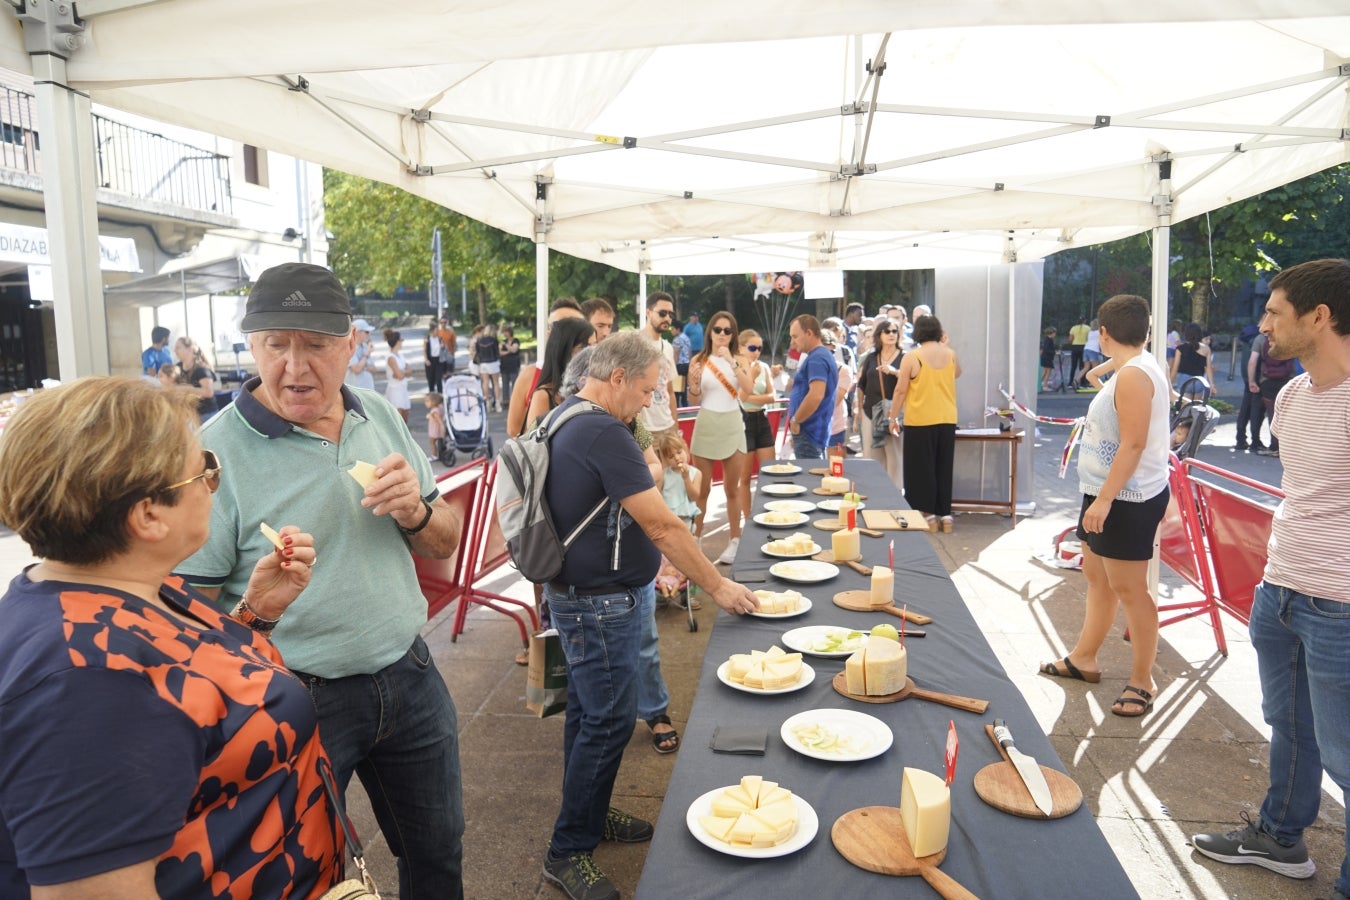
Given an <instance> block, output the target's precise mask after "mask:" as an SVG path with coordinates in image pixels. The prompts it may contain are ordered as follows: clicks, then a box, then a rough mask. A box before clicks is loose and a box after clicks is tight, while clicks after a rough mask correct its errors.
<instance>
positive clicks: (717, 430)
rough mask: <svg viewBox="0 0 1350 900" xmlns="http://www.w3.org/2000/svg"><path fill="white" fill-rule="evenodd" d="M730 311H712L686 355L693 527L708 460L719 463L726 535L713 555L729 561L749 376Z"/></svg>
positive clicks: (737, 523) (703, 496) (736, 537)
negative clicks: (695, 476)
mask: <svg viewBox="0 0 1350 900" xmlns="http://www.w3.org/2000/svg"><path fill="white" fill-rule="evenodd" d="M738 330H739V329H738V328H737V327H736V317H735V316H733V315H732V314H731V313H729V312H725V311H723V312H718V313H715V314H714V315H713V317H712V319H710V320H709V321H708V330H707V332H706V337H705V339H704V342H703V350H702V352H700V353H699V354H698V355H696V356H695V357H694V358H693V359H691V360H690V361H689V385H688V387H687V388H686V390H687V391H688V393H689V400H690V402H692V403H697V404H698V406H699V410H698V418H696V419H695V420H694V435H693V440H691V441H690V442H689V450H690V452H691V453H692V454H693V456H694V468H696V469H698V471H699V474H700V475H701V476H702V483H701V484H700V485H699V497H698V507H699V509H701V510H704V512H703V513H700V514H699V518H698V524H697V531H698V535H699V537H702V536H703V516H704V515H705V514H706V511H707V509H708V493H709V491H710V490H711V488H712V471H713V463H714V462H716V461H719V460H720V461H721V463H722V488H723V489H724V490H725V491H726V495H727V525H728V528H729V529H730V531H731V541H730V543H728V544H727V548H726V550H725V551H724V552H723V553H722V555H721V556H720V557H718V559H717V561H718V562H720V563H726V564H728V565H730V564H731V562H732V560H734V559H735V558H736V549H737V547H739V545H740V542H741V497H740V493H739V491H738V490H737V488H738V486H739V485H740V483H741V472H742V469H743V468H744V466H745V421H744V420H743V419H742V418H741V401H742V400H743V399H745V397H747V396H748V395H749V393H750V387H751V385H752V383H753V376H752V374H751V372H750V368H749V366H746V365H743V364H742V363H741V361H740V360H739V359H737V358H736V357H737V354H738V353H739V352H740V344H739V343H738V342H737V340H736V333H737V331H738Z"/></svg>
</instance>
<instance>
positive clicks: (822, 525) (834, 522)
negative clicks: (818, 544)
mask: <svg viewBox="0 0 1350 900" xmlns="http://www.w3.org/2000/svg"><path fill="white" fill-rule="evenodd" d="M811 524H812V525H814V526H816V527H817V528H819V529H820V530H821V531H839V530H841V529H842V528H843V527H844V526H843V525H841V524H840V522H839V520H838V519H837V518H834V517H830V518H828V519H816V520H815V521H814V522H812V523H811ZM858 532H859V533H860V534H865V535H867V536H868V537H881V532H880V531H877V530H875V529H873V528H863V527H862V526H861V525H859V526H858Z"/></svg>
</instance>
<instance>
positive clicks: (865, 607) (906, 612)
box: [834, 591, 933, 625]
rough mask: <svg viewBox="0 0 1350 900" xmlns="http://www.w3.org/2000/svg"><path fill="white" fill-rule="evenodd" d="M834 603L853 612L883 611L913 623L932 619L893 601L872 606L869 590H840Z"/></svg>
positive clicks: (919, 623) (926, 623)
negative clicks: (883, 604)
mask: <svg viewBox="0 0 1350 900" xmlns="http://www.w3.org/2000/svg"><path fill="white" fill-rule="evenodd" d="M834 605H835V606H837V607H839V608H840V609H851V610H853V611H854V612H883V613H886V614H887V615H892V616H896V617H898V618H901V619H904V620H905V621H907V622H913V623H914V624H915V625H928V624H931V623H932V621H933V617H932V616H925V615H924V614H923V613H917V612H914V611H913V610H912V609H901V608H900V607H898V606H896V605H895V604H894V603H890V604H888V605H887V606H873V605H872V592H871V591H840V592H839V593H837V594H835V595H834Z"/></svg>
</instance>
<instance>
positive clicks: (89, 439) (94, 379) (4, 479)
mask: <svg viewBox="0 0 1350 900" xmlns="http://www.w3.org/2000/svg"><path fill="white" fill-rule="evenodd" d="M196 421H197V398H196V397H195V396H193V395H192V394H189V393H188V392H186V391H168V390H165V389H163V388H162V387H160V386H159V385H157V384H154V383H151V382H149V381H146V380H144V379H140V378H124V377H110V376H91V377H88V378H81V379H79V380H78V381H73V382H71V383H70V384H66V385H62V386H60V387H55V388H50V389H48V390H45V391H41V392H39V393H37V394H35V395H33V396H32V397H31V398H29V399H28V400H27V401H26V402H25V403H24V404H23V406H21V407H19V411H18V412H16V413H15V414H14V416H13V418H11V419H10V420H9V424H8V425H6V426H5V430H4V436H3V439H0V521H3V522H4V523H5V525H7V526H9V527H10V528H12V529H13V530H14V531H15V533H17V534H18V535H19V537H21V538H23V539H24V541H25V542H27V544H28V546H29V547H31V548H32V551H33V554H34V555H35V556H38V557H40V558H42V559H52V560H56V561H57V562H63V563H71V564H75V565H91V564H94V563H99V562H103V561H105V560H107V559H110V558H112V557H114V556H116V555H118V554H120V553H124V552H126V550H127V548H128V547H129V546H130V541H131V536H130V534H129V533H128V532H127V513H128V512H129V511H130V510H131V508H132V507H133V506H134V505H135V504H136V503H138V502H140V501H141V500H143V499H145V498H146V497H150V498H153V499H154V500H156V501H157V502H159V503H163V504H165V505H167V506H173V505H174V504H176V503H177V502H178V498H179V496H180V492H179V491H165V490H164V488H165V487H167V486H168V485H170V484H173V483H174V482H175V481H178V480H180V479H181V478H182V473H183V470H184V469H185V468H186V467H187V464H188V459H189V456H190V455H191V454H192V453H194V452H196V453H200V448H199V447H198V445H197V442H196V441H194V440H193V439H192V436H191V431H190V428H189V423H190V422H196Z"/></svg>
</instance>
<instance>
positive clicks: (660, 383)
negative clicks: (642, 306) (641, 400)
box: [639, 291, 679, 435]
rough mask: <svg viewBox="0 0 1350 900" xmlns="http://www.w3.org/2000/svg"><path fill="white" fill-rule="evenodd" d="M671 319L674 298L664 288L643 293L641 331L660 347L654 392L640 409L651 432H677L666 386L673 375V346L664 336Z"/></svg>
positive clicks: (672, 397) (672, 398) (672, 394)
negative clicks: (645, 308) (643, 317)
mask: <svg viewBox="0 0 1350 900" xmlns="http://www.w3.org/2000/svg"><path fill="white" fill-rule="evenodd" d="M674 322H675V298H674V297H671V296H670V295H669V294H667V293H666V292H665V291H656V292H655V293H653V294H649V295H648V296H647V321H646V323H645V324H644V325H643V326H642V334H644V335H646V337H647V339H648V340H649V341H652V342H653V343H655V344H659V345H660V346H659V347H658V348H657V349H659V350H660V351H661V365H660V366H659V367H658V370H659V371H658V374H657V379H656V393H654V394H652V403H651V406H648V407H646V408H645V409H643V410H642V412H641V413H639V415H640V416H641V420H642V424H643V425H644V426H645V427H646V429H647V430H648V431H650V432H651V433H652V434H653V435H658V434H661V433H662V432H665V431H675V432H676V434H678V433H679V424H678V423H679V416H678V414H677V413H676V406H675V392H674V391H672V390H671V389H670V380H671V379H672V378H674V377H675V348H674V347H673V346H671V343H670V342H669V341H667V340H666V339H665V336H666V335H667V334H669V333H670V329H671V327H672V326H673V325H674Z"/></svg>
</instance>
